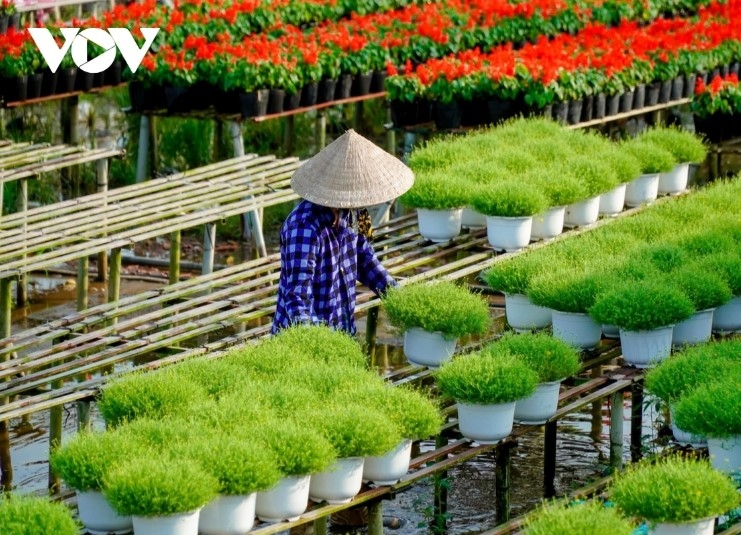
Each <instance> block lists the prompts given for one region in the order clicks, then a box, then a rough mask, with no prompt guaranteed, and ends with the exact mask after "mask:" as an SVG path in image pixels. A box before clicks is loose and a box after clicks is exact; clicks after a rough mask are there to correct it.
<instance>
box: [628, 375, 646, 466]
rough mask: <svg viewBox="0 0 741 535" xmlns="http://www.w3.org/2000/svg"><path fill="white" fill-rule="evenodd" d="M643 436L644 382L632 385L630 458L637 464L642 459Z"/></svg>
mask: <svg viewBox="0 0 741 535" xmlns="http://www.w3.org/2000/svg"><path fill="white" fill-rule="evenodd" d="M642 435H643V382H642V381H636V382H635V383H633V384H632V385H631V406H630V457H631V460H632V461H633V462H634V463H635V462H638V461H639V460H640V459H641V456H642V455H641V437H642Z"/></svg>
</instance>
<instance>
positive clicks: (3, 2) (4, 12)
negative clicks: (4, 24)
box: [0, 0, 16, 17]
mask: <svg viewBox="0 0 741 535" xmlns="http://www.w3.org/2000/svg"><path fill="white" fill-rule="evenodd" d="M15 12H16V7H15V3H14V2H13V1H12V0H0V17H2V16H6V17H9V16H10V15H13V14H15Z"/></svg>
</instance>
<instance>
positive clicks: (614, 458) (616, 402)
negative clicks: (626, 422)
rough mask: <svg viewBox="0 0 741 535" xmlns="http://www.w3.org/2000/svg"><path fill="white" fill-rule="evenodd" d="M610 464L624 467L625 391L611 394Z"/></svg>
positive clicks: (616, 468)
mask: <svg viewBox="0 0 741 535" xmlns="http://www.w3.org/2000/svg"><path fill="white" fill-rule="evenodd" d="M610 466H611V467H612V468H613V469H614V470H622V469H623V392H622V390H621V391H619V392H615V393H614V394H612V396H610Z"/></svg>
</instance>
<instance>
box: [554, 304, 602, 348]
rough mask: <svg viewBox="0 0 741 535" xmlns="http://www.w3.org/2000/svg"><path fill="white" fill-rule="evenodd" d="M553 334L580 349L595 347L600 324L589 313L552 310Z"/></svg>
mask: <svg viewBox="0 0 741 535" xmlns="http://www.w3.org/2000/svg"><path fill="white" fill-rule="evenodd" d="M553 336H555V337H556V338H558V339H559V340H563V341H564V342H566V343H567V344H571V345H572V346H574V347H578V348H581V349H591V348H593V347H597V344H599V341H600V339H601V338H602V326H601V325H600V324H598V323H597V322H596V321H594V320H593V319H592V317H591V316H590V315H589V314H579V313H572V312H561V311H559V310H554V311H553Z"/></svg>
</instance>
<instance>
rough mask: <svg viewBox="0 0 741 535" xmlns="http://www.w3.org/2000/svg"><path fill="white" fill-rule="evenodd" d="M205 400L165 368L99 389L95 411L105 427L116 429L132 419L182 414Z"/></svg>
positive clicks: (193, 386) (198, 389) (198, 387)
mask: <svg viewBox="0 0 741 535" xmlns="http://www.w3.org/2000/svg"><path fill="white" fill-rule="evenodd" d="M206 398H207V394H206V390H205V388H203V387H202V386H201V385H199V384H198V383H196V382H194V381H189V380H186V379H185V378H184V377H182V376H181V375H180V374H178V373H177V371H176V370H175V369H174V368H167V369H162V370H157V371H154V372H149V373H140V372H136V373H132V374H130V375H127V376H125V377H122V378H120V379H115V380H113V381H111V383H109V384H108V385H106V386H105V387H104V388H103V393H102V395H101V398H100V400H99V401H98V409H99V410H100V412H101V414H102V415H103V419H104V420H105V422H106V425H107V426H108V427H116V426H119V425H121V424H123V423H126V422H129V421H132V420H135V419H136V418H163V417H165V416H173V415H177V414H184V413H187V412H188V411H189V407H190V405H191V404H193V403H196V402H199V401H202V400H205V399H206Z"/></svg>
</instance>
